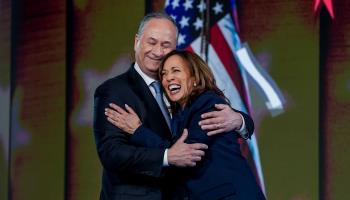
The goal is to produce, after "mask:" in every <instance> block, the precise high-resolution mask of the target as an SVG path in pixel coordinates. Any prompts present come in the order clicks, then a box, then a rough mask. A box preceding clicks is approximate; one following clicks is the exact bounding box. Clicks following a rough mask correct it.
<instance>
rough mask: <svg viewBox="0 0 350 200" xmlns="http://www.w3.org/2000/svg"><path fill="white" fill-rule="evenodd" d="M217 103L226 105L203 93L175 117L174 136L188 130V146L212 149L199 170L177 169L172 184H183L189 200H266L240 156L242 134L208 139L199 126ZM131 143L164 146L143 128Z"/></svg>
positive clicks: (248, 125) (249, 123) (248, 124)
mask: <svg viewBox="0 0 350 200" xmlns="http://www.w3.org/2000/svg"><path fill="white" fill-rule="evenodd" d="M218 103H226V102H225V100H224V99H223V98H222V97H220V96H218V95H217V94H215V93H214V92H211V91H208V92H204V93H202V94H200V95H199V96H198V97H197V98H196V99H195V100H194V101H193V102H191V103H189V104H188V105H186V106H185V108H184V109H183V110H182V111H179V112H178V113H176V114H175V115H174V117H173V119H172V127H173V134H174V133H175V134H176V135H177V137H179V136H180V135H181V133H182V131H183V130H184V128H187V129H188V133H189V135H188V138H187V140H186V141H185V142H186V143H197V142H200V143H205V144H207V145H208V146H209V148H208V150H207V151H206V155H205V157H204V158H203V160H202V161H201V162H199V163H197V166H196V167H193V168H185V169H175V171H174V173H175V174H174V176H173V179H172V182H173V183H172V184H174V185H178V186H179V185H182V186H183V187H184V190H182V191H187V195H186V196H187V197H188V198H189V199H190V200H206V199H210V200H215V199H225V198H227V199H236V200H263V199H265V197H264V195H263V193H262V191H261V189H260V187H259V186H258V184H257V183H256V181H255V177H254V175H253V173H252V171H251V170H250V168H249V166H248V164H247V162H246V160H245V159H244V158H243V157H242V155H241V151H240V146H239V143H238V141H237V138H238V137H239V134H238V133H237V132H235V131H231V132H227V133H223V134H219V135H216V136H207V134H206V132H205V131H203V130H202V129H201V128H200V126H199V125H198V122H199V120H200V118H201V117H200V116H201V114H203V113H206V112H209V111H213V110H215V107H214V105H215V104H218ZM241 114H242V115H243V117H244V119H245V123H246V128H247V129H248V132H249V133H250V134H251V133H252V132H253V129H254V123H253V121H252V120H251V118H250V117H249V116H248V115H246V114H244V113H242V112H241ZM146 135H147V136H146ZM145 136H146V137H145ZM141 138H146V140H141ZM132 142H133V143H135V144H138V145H143V146H149V147H152V146H154V145H159V146H161V144H162V143H164V142H161V138H159V137H158V136H157V135H156V134H155V133H154V132H152V131H151V130H148V129H147V128H146V127H143V126H141V127H140V128H139V129H137V130H136V132H135V135H133V138H132ZM175 181H176V183H174V182H175ZM180 190H181V189H180ZM182 198H183V197H182ZM182 198H180V199H182Z"/></svg>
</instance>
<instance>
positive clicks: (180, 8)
mask: <svg viewBox="0 0 350 200" xmlns="http://www.w3.org/2000/svg"><path fill="white" fill-rule="evenodd" d="M235 9H236V3H235V1H234V0H231V1H228V0H206V1H204V0H166V2H165V11H166V12H167V13H168V14H169V15H170V16H171V17H172V18H173V19H175V21H176V22H177V25H178V28H179V36H178V48H180V49H188V50H190V51H193V52H196V53H197V54H198V55H200V56H201V57H202V58H203V59H205V60H206V61H207V63H208V65H209V66H210V68H211V69H212V71H213V73H214V76H215V79H216V83H217V85H218V87H219V88H220V89H221V90H223V91H224V93H225V95H226V97H227V98H228V99H229V100H230V102H231V106H232V107H233V108H236V109H238V110H241V111H243V112H246V113H249V112H247V111H248V110H247V108H248V105H249V98H248V96H247V87H246V85H245V83H244V80H246V78H245V75H244V73H245V72H244V70H242V69H241V68H240V67H239V65H238V64H237V62H236V59H235V58H236V57H235V51H237V50H238V49H240V48H241V42H240V38H239V36H238V34H237V31H236V27H237V23H236V22H237V18H236V16H237V15H236V10H235ZM234 21H235V23H234ZM248 147H249V150H248V152H246V153H248V154H250V156H249V157H251V158H252V159H253V161H252V163H253V165H254V168H255V171H256V174H257V179H258V182H259V183H260V186H261V188H262V190H263V191H265V186H264V180H263V174H262V168H261V164H260V157H259V150H258V145H257V141H256V137H255V135H253V137H252V139H251V140H250V141H248ZM245 156H246V157H247V155H245Z"/></svg>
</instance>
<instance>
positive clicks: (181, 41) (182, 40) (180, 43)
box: [177, 33, 186, 46]
mask: <svg viewBox="0 0 350 200" xmlns="http://www.w3.org/2000/svg"><path fill="white" fill-rule="evenodd" d="M185 38H186V35H182V34H181V33H180V34H179V38H178V40H177V45H178V46H180V45H182V44H185V43H186V42H185Z"/></svg>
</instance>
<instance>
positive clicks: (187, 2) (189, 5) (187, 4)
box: [183, 0, 193, 11]
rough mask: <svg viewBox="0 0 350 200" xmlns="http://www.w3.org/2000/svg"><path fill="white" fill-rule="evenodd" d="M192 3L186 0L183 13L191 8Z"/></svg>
mask: <svg viewBox="0 0 350 200" xmlns="http://www.w3.org/2000/svg"><path fill="white" fill-rule="evenodd" d="M192 3H193V0H186V2H185V3H184V4H183V7H184V8H185V11H187V10H188V9H191V8H193V6H192Z"/></svg>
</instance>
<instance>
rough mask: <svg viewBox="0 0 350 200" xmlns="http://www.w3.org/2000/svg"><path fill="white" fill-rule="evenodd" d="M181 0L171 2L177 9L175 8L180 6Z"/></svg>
mask: <svg viewBox="0 0 350 200" xmlns="http://www.w3.org/2000/svg"><path fill="white" fill-rule="evenodd" d="M179 1H180V0H174V1H173V2H172V3H171V6H173V10H175V8H177V7H179V6H180V4H179Z"/></svg>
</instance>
